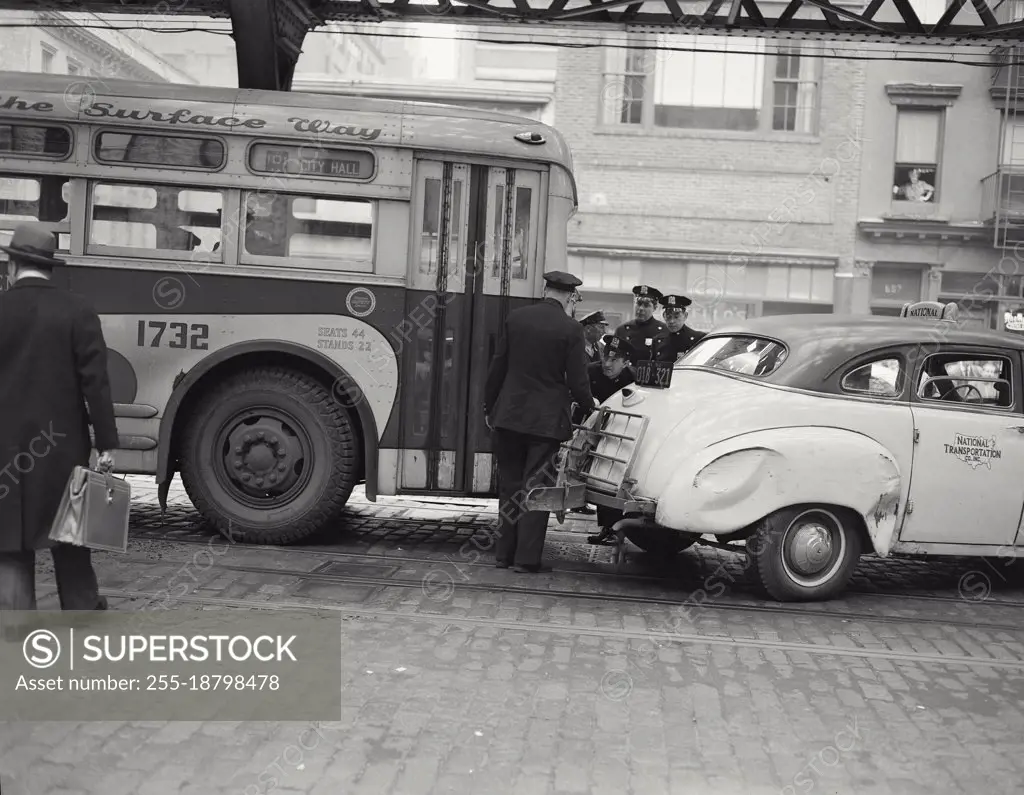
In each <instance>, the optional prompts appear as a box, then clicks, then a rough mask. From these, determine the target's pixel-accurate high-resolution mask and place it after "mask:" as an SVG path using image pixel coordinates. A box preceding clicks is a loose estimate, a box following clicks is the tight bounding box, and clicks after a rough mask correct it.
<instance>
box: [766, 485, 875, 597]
mask: <svg viewBox="0 0 1024 795" xmlns="http://www.w3.org/2000/svg"><path fill="white" fill-rule="evenodd" d="M751 541H753V542H754V543H753V544H749V543H748V554H750V555H751V557H752V558H753V561H754V565H755V566H756V568H757V572H758V575H759V577H760V579H761V584H762V585H763V586H764V588H765V590H766V591H767V592H768V593H769V595H771V596H772V597H773V598H775V599H778V600H779V601H780V602H798V601H821V600H826V599H831V598H832V597H834V596H836V595H838V594H839V593H840V592H842V590H843V589H844V588H845V587H846V584H847V583H848V582H849V581H850V577H852V576H853V571H854V569H856V568H857V561H858V560H859V559H860V552H861V537H860V533H859V532H858V527H857V517H856V515H855V514H854V513H853V512H852V511H850V510H849V509H846V508H838V507H834V506H828V505H802V506H797V507H792V508H783V509H782V510H780V511H776V512H775V513H773V514H771V515H770V516H768V517H767V518H765V519H764V520H763V521H762V522H761V523H760V525H759V526H758V529H757V532H756V533H755V536H754V538H752V539H751Z"/></svg>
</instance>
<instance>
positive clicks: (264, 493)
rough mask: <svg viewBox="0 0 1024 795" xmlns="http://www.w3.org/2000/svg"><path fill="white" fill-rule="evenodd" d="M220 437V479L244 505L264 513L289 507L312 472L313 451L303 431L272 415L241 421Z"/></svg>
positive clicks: (249, 414) (259, 412)
mask: <svg viewBox="0 0 1024 795" xmlns="http://www.w3.org/2000/svg"><path fill="white" fill-rule="evenodd" d="M219 437H220V438H219V440H218V448H217V449H218V450H219V451H220V456H219V459H220V467H219V469H220V472H219V473H218V474H220V475H221V476H222V479H223V480H225V481H226V483H225V485H228V486H230V487H231V490H232V491H233V492H234V493H235V496H236V497H238V498H240V499H242V500H243V501H244V502H248V503H250V504H254V505H259V506H260V507H272V506H273V505H276V504H280V503H283V502H287V501H288V500H289V499H290V498H291V496H292V493H293V492H295V491H297V490H301V488H302V487H303V485H304V484H305V480H306V479H307V475H308V473H309V472H310V471H311V469H312V466H311V465H312V446H311V444H310V443H309V439H308V438H307V437H306V435H305V433H304V432H303V430H302V427H301V425H300V424H299V423H297V422H295V421H294V420H291V418H289V417H286V416H280V415H278V412H276V411H274V410H272V409H252V410H249V411H246V412H243V413H240V414H238V415H236V416H235V417H233V418H231V419H230V420H229V421H228V422H227V423H225V425H224V426H223V428H222V431H221V433H220V434H219Z"/></svg>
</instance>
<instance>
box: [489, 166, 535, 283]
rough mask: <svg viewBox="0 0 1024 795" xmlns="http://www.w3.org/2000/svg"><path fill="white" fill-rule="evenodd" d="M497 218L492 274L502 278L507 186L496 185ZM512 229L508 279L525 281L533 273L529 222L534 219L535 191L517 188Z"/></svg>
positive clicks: (493, 228)
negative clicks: (531, 269) (531, 271)
mask: <svg viewBox="0 0 1024 795" xmlns="http://www.w3.org/2000/svg"><path fill="white" fill-rule="evenodd" d="M494 191H495V193H494V198H495V201H494V216H493V217H492V218H491V234H490V240H491V245H490V256H489V259H490V260H491V264H492V265H491V273H492V275H493V276H500V275H501V265H502V262H503V261H504V257H505V217H506V216H505V213H506V212H507V210H508V208H507V207H506V206H505V201H506V193H505V191H506V187H505V186H504V185H495V186H494ZM512 217H513V219H514V220H513V228H512V241H511V246H510V251H509V260H510V268H509V276H510V278H512V279H520V280H525V279H527V278H529V272H530V265H531V262H530V251H531V245H530V233H531V230H530V221H531V218H532V217H533V188H528V187H523V186H521V185H519V186H516V187H515V206H514V207H513V208H512Z"/></svg>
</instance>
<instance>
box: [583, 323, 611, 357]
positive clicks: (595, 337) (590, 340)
mask: <svg viewBox="0 0 1024 795" xmlns="http://www.w3.org/2000/svg"><path fill="white" fill-rule="evenodd" d="M580 325H581V326H583V341H584V342H585V343H586V345H585V348H584V351H585V353H586V354H587V363H588V364H594V363H595V362H596V363H597V364H600V363H601V357H602V355H603V353H604V343H603V342H601V337H602V336H604V332H605V329H606V328H607V327H608V321H607V320H605V317H604V312H602V311H601V310H598V311H596V312H591V313H590V314H589V315H586V316H585V317H583V318H581V319H580Z"/></svg>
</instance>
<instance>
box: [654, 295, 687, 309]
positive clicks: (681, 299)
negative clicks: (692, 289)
mask: <svg viewBox="0 0 1024 795" xmlns="http://www.w3.org/2000/svg"><path fill="white" fill-rule="evenodd" d="M692 303H693V301H691V300H690V299H689V298H687V297H686V296H685V295H664V296H662V298H661V305H662V306H663V307H665V309H686V307H688V306H689V305H690V304H692Z"/></svg>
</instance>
